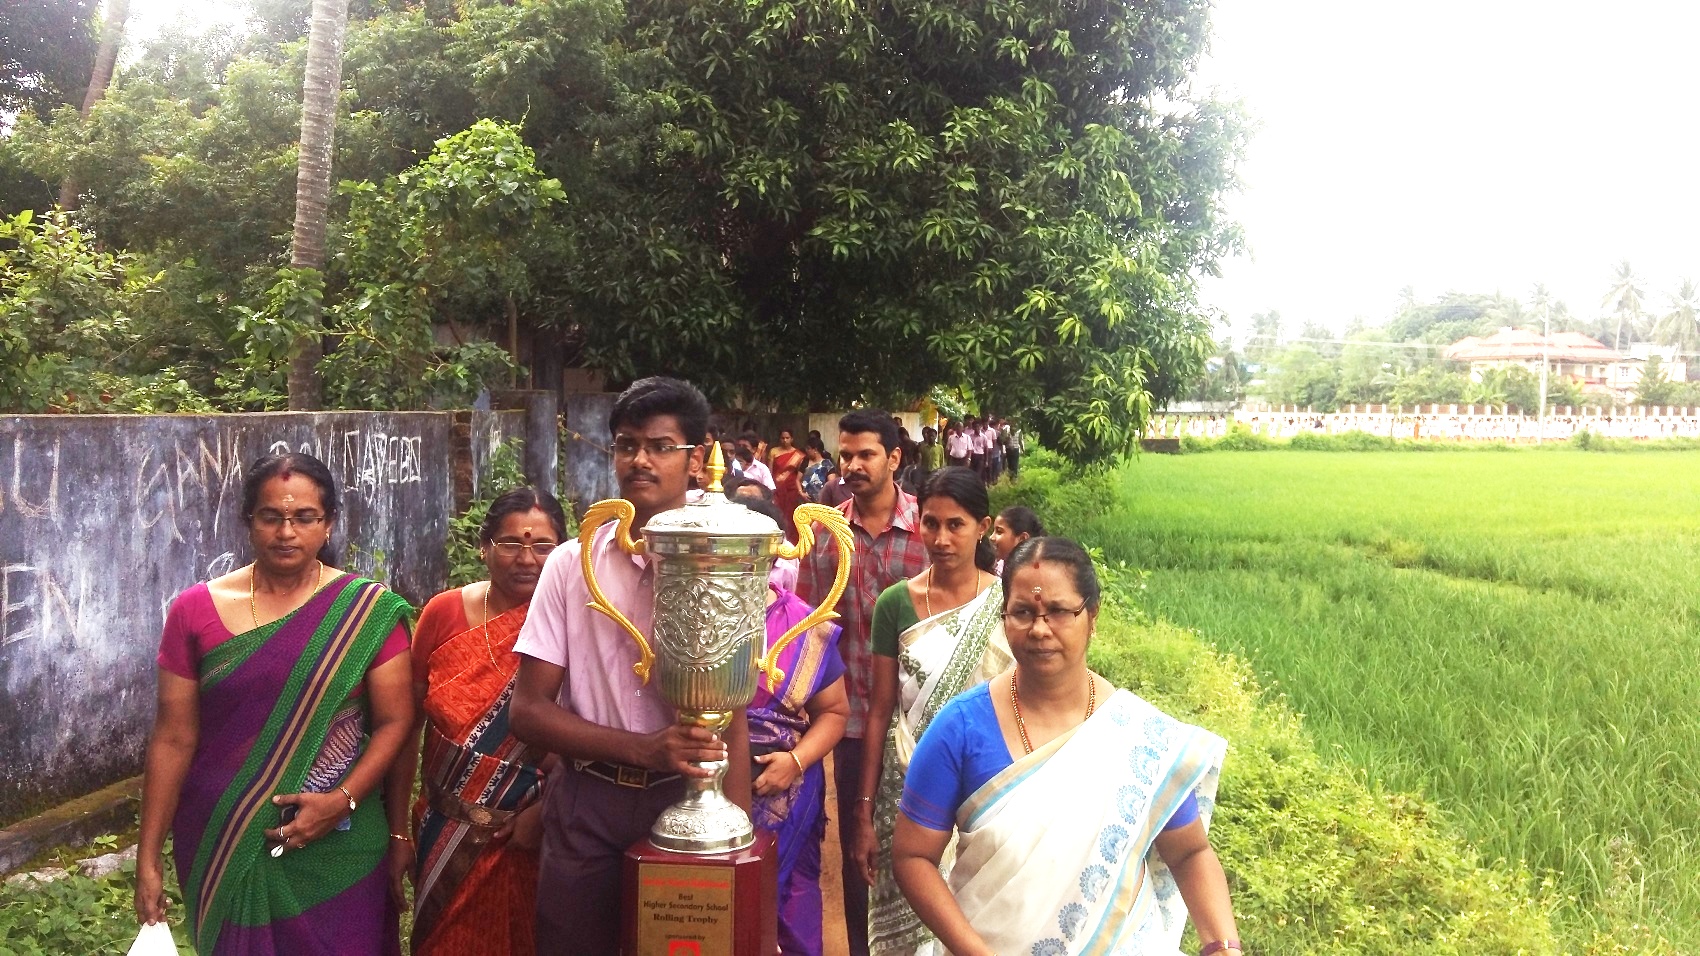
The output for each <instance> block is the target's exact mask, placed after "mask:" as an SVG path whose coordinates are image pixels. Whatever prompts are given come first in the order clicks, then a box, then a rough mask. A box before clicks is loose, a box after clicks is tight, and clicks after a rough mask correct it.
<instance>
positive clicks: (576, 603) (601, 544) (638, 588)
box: [514, 523, 675, 734]
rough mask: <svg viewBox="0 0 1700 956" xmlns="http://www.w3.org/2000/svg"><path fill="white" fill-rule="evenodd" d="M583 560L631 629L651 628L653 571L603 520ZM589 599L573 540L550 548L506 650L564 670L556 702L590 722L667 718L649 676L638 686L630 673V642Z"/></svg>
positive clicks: (649, 728)
mask: <svg viewBox="0 0 1700 956" xmlns="http://www.w3.org/2000/svg"><path fill="white" fill-rule="evenodd" d="M591 563H592V565H593V566H594V567H595V569H596V583H597V584H599V585H601V587H602V593H603V594H604V595H605V596H606V597H607V598H608V601H609V603H611V604H612V605H613V606H614V607H616V608H618V609H619V610H620V611H621V612H623V613H624V614H625V615H626V617H628V618H630V619H631V622H632V624H634V625H636V627H637V629H638V632H639V633H641V634H644V635H645V636H648V635H650V634H652V633H654V627H653V624H654V617H655V570H654V568H652V567H651V566H650V563H649V559H648V558H645V557H639V556H635V555H628V554H626V553H625V552H623V551H621V550H620V549H619V546H617V545H615V544H614V525H613V523H609V524H607V525H604V526H603V527H602V529H601V530H600V531H598V532H597V533H596V537H595V539H594V540H593V541H592V543H591ZM589 604H590V589H589V588H588V587H587V586H586V585H585V582H584V573H583V571H582V570H581V568H580V561H579V544H578V542H577V541H572V542H569V543H568V544H566V545H565V546H564V547H560V548H556V549H555V551H554V553H553V554H551V555H549V560H548V563H546V564H544V565H543V574H542V576H541V577H540V578H539V579H538V582H537V592H536V594H534V595H533V596H532V598H531V610H530V611H528V612H527V613H526V618H525V625H524V626H523V627H521V628H520V632H519V641H518V643H517V644H515V645H514V650H515V651H518V652H519V653H521V654H524V655H526V656H527V657H535V658H536V659H538V660H540V661H545V662H547V663H550V664H554V665H556V666H557V667H564V668H566V671H567V673H566V679H565V680H563V681H562V682H561V696H560V698H559V700H560V704H561V706H562V707H565V708H566V709H568V710H570V711H572V712H573V713H575V714H577V715H579V716H580V717H583V718H584V719H585V720H588V721H590V722H591V723H593V724H600V725H601V726H604V727H613V728H615V729H618V730H628V731H631V732H633V733H639V734H649V733H654V732H655V731H658V730H661V729H663V728H665V727H667V726H668V725H670V724H672V723H673V722H674V720H675V715H674V712H673V708H671V707H669V706H668V705H667V702H666V701H664V700H663V699H662V698H661V693H660V691H659V690H657V689H656V687H655V684H654V682H653V681H651V683H650V684H649V685H647V686H646V685H644V684H643V683H642V682H641V681H639V680H638V677H637V675H636V674H634V673H633V672H632V665H633V664H636V663H637V662H638V657H639V651H638V646H637V643H636V642H635V641H633V640H632V638H631V635H629V634H627V633H626V632H625V629H624V628H622V627H620V626H619V625H618V624H615V623H614V622H613V621H612V620H610V619H609V618H608V617H607V615H605V614H603V613H602V612H600V611H593V610H591V609H590V607H589Z"/></svg>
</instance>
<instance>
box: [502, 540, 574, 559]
mask: <svg viewBox="0 0 1700 956" xmlns="http://www.w3.org/2000/svg"><path fill="white" fill-rule="evenodd" d="M490 547H491V548H492V549H493V550H494V551H495V552H496V553H497V554H499V555H501V556H502V557H504V558H517V557H519V553H520V552H521V551H524V550H526V549H530V550H531V553H532V554H533V555H535V556H536V557H537V558H538V559H539V560H541V559H543V558H547V557H548V556H549V552H551V551H554V550H555V549H556V548H558V547H560V545H559V544H556V543H555V542H553V541H533V542H532V543H530V544H526V543H525V542H523V541H492V542H490Z"/></svg>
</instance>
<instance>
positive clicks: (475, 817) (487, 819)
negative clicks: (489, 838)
mask: <svg viewBox="0 0 1700 956" xmlns="http://www.w3.org/2000/svg"><path fill="white" fill-rule="evenodd" d="M466 817H467V819H468V820H469V821H470V822H472V823H473V824H475V825H477V826H481V827H487V826H489V825H490V824H492V823H494V822H495V820H496V815H495V814H493V813H491V812H490V811H489V809H488V808H486V807H481V806H479V805H478V804H476V803H474V804H471V805H469V806H468V807H467V808H466Z"/></svg>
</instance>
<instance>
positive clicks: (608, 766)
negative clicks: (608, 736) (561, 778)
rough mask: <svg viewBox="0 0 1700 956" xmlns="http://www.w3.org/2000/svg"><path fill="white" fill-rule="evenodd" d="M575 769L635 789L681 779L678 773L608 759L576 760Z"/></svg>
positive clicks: (574, 762) (643, 788)
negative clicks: (632, 765) (613, 761)
mask: <svg viewBox="0 0 1700 956" xmlns="http://www.w3.org/2000/svg"><path fill="white" fill-rule="evenodd" d="M573 769H574V770H577V771H578V772H580V773H588V774H590V775H591V776H592V777H596V778H598V779H601V780H606V781H608V782H609V783H612V784H615V785H616V786H621V787H631V788H632V789H634V790H648V789H649V788H650V787H656V786H660V785H661V784H664V783H667V782H668V781H671V780H677V779H679V775H678V774H676V773H662V772H661V771H659V770H645V769H643V768H642V767H628V766H626V765H625V764H623V763H609V762H608V761H606V760H574V761H573Z"/></svg>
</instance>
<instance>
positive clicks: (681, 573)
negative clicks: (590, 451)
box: [579, 444, 855, 853]
mask: <svg viewBox="0 0 1700 956" xmlns="http://www.w3.org/2000/svg"><path fill="white" fill-rule="evenodd" d="M724 474H725V467H724V464H723V462H722V459H721V456H720V446H719V445H718V444H716V445H714V446H712V450H711V452H710V456H709V462H708V477H709V485H708V490H707V492H705V493H704V494H703V496H702V498H700V499H699V500H697V501H693V502H691V503H690V504H687V505H685V506H684V507H682V508H674V509H673V510H671V511H664V512H662V513H661V514H658V515H656V516H655V517H653V518H651V519H650V521H649V523H648V524H646V525H644V527H643V535H642V538H641V539H639V540H633V538H632V536H631V527H632V521H633V519H634V517H635V516H636V513H637V511H636V509H635V508H634V507H633V505H632V503H631V502H629V501H627V500H625V499H624V498H610V499H607V500H605V501H598V502H597V503H596V504H594V505H591V506H590V508H589V510H587V511H586V512H585V515H584V522H583V525H582V527H581V529H580V531H579V545H580V557H581V560H582V561H583V565H584V581H585V584H586V585H587V586H588V587H589V590H590V595H591V602H590V606H591V607H592V608H594V609H596V610H598V611H601V612H602V613H603V614H606V615H608V616H609V617H610V618H612V619H613V620H614V621H615V622H616V623H618V624H619V625H620V626H621V627H622V628H624V629H625V631H626V633H627V634H630V635H631V637H632V640H633V641H635V642H636V643H637V646H638V655H639V657H638V661H637V663H636V664H633V665H632V670H633V671H634V672H635V673H636V674H637V675H638V677H639V679H641V680H643V681H644V682H645V683H648V682H649V681H650V679H651V678H652V677H653V678H654V679H655V683H656V686H657V688H658V689H659V690H660V691H661V696H662V698H663V699H664V700H666V701H667V703H669V704H671V705H672V706H673V707H674V708H676V709H677V710H678V712H679V723H681V724H684V725H686V726H692V727H706V728H708V729H709V730H711V731H713V732H714V733H716V734H720V733H724V732H725V730H726V728H727V727H728V726H729V725H730V724H731V722H732V718H733V716H734V715H735V714H736V713H737V712H738V711H740V710H742V709H744V708H746V707H748V706H749V705H750V700H751V699H752V698H754V697H755V693H756V680H757V679H758V676H765V677H766V678H767V680H768V681H769V685H768V686H769V687H775V686H777V685H778V683H779V681H780V680H782V679H784V676H785V675H784V673H783V672H782V671H780V669H779V667H778V665H777V663H776V662H777V661H778V659H779V655H780V654H781V653H782V652H784V650H785V648H786V647H787V646H789V645H790V643H791V642H792V641H794V640H796V639H797V637H798V636H799V635H801V634H803V633H804V632H806V631H807V630H808V629H809V628H811V627H814V626H815V625H816V624H819V623H821V622H823V621H827V620H831V619H832V618H835V617H837V616H838V615H837V614H836V613H834V611H833V608H834V607H835V606H836V605H837V604H838V598H839V596H840V595H842V594H843V593H844V585H845V583H846V582H847V581H848V580H849V577H850V555H851V553H852V552H853V551H854V550H855V539H854V538H853V537H852V536H851V534H850V523H849V521H848V520H846V519H845V517H844V515H843V514H842V513H840V512H839V511H838V510H837V509H835V508H828V507H826V506H825V505H817V504H805V505H801V506H799V507H798V508H797V511H796V524H797V535H798V540H797V543H796V544H795V545H793V544H789V543H787V542H786V540H785V534H784V532H783V531H781V530H780V528H779V526H778V525H777V524H775V523H774V522H773V519H771V518H769V517H767V516H766V515H763V514H759V513H757V512H755V511H751V510H750V509H748V508H746V507H744V506H743V505H740V504H736V503H734V502H731V501H728V500H727V498H726V496H725V494H723V493H722V492H721V487H720V479H721V477H722V476H723V475H724ZM610 520H612V521H617V522H618V524H617V526H616V527H615V530H614V539H615V542H616V543H617V544H618V546H619V547H620V548H621V549H622V550H624V551H626V552H627V553H629V554H644V553H647V554H649V555H650V556H651V557H652V558H653V559H654V561H655V617H654V621H655V625H654V631H655V633H654V635H653V636H651V637H647V638H646V637H645V636H644V635H643V634H642V633H641V632H639V631H638V629H637V628H636V627H635V626H633V624H632V622H631V620H630V619H629V618H627V617H626V615H624V614H622V613H621V612H620V610H619V609H618V608H616V607H614V606H613V605H611V604H610V603H609V602H608V599H607V597H606V596H605V595H604V594H603V593H602V589H601V587H599V586H598V585H597V583H596V573H595V570H594V569H593V568H592V567H591V560H590V558H591V542H592V541H593V540H594V538H595V537H596V532H597V530H598V529H599V528H601V526H602V525H604V524H606V523H607V522H609V521H610ZM814 523H819V524H820V525H822V526H824V527H825V528H826V529H827V531H828V532H829V533H830V534H831V535H832V536H833V537H834V538H835V539H837V541H838V549H839V554H840V555H841V556H842V558H841V560H840V561H839V562H838V574H837V577H836V578H835V579H834V580H833V583H832V590H831V592H830V593H829V594H828V595H827V597H826V600H825V601H823V602H821V605H820V606H819V607H817V608H815V610H814V612H813V613H811V614H810V615H809V616H808V617H806V618H804V619H803V620H801V621H799V622H798V623H797V624H796V625H795V626H793V627H792V628H791V629H790V630H788V631H786V632H785V633H784V634H783V635H782V636H781V637H780V638H779V639H778V640H777V641H775V642H774V643H773V644H772V645H771V646H770V645H768V643H767V628H766V621H767V574H768V571H769V569H771V568H772V567H773V561H774V559H775V558H802V557H804V556H806V555H807V554H808V553H809V552H810V551H811V550H813V548H814V545H815V536H814V528H813V524H814ZM697 766H700V767H702V768H704V769H707V770H709V771H711V772H712V773H713V775H712V776H710V777H692V778H688V779H687V781H686V784H685V798H684V799H683V800H680V801H679V802H678V803H675V804H673V805H672V806H670V807H668V808H667V809H666V810H663V811H662V813H661V816H660V817H658V818H656V821H655V824H654V826H652V827H650V831H649V839H650V842H652V843H654V844H655V845H656V846H657V847H660V848H661V849H663V850H673V851H676V852H680V853H721V852H726V851H732V850H742V849H744V848H745V847H748V846H749V845H750V844H752V843H754V842H755V828H754V827H753V826H752V825H751V824H750V817H749V814H747V813H745V812H744V811H743V809H742V808H741V807H739V806H738V805H737V804H735V803H733V802H732V801H730V800H728V799H726V793H725V790H724V789H723V788H722V784H723V783H724V781H725V778H726V770H727V766H726V761H724V760H716V761H713V762H706V763H699V764H697Z"/></svg>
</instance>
